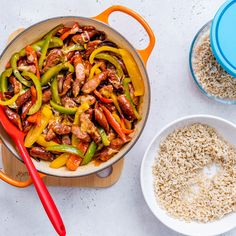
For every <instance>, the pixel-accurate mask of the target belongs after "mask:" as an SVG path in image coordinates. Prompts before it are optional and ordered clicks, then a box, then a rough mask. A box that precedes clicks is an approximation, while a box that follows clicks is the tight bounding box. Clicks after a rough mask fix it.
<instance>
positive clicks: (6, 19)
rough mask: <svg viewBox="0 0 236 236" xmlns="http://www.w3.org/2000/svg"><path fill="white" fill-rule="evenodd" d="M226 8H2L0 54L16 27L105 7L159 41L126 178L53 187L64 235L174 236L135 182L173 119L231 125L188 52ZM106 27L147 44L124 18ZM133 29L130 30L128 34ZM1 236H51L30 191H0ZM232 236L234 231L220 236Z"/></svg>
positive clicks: (75, 0) (46, 4)
mask: <svg viewBox="0 0 236 236" xmlns="http://www.w3.org/2000/svg"><path fill="white" fill-rule="evenodd" d="M223 2H224V1H223V0H214V1H211V0H178V1H174V0H133V1H126V0H119V1H118V0H116V1H115V0H110V1H102V0H93V1H92V0H91V1H88V0H83V1H82V0H60V1H59V0H58V1H55V0H47V1H32V0H17V1H15V0H1V5H0V15H1V18H0V32H1V38H0V51H2V50H3V48H4V45H5V43H6V40H7V35H8V34H9V33H11V32H12V31H14V30H15V29H17V28H19V27H28V26H30V25H31V24H33V23H35V22H37V21H40V20H43V19H46V18H49V17H53V16H61V15H80V16H94V15H97V14H98V13H100V12H101V11H103V10H105V9H106V8H107V7H109V6H110V5H114V4H121V5H122V4H123V5H125V6H127V7H130V8H132V9H133V10H135V11H137V12H138V13H140V14H141V15H142V16H143V17H144V18H145V19H146V20H147V22H148V23H149V24H150V26H151V27H152V29H153V31H154V33H155V35H156V39H157V41H156V46H155V49H154V51H153V54H152V56H151V57H150V59H149V62H148V65H147V70H148V74H149V77H150V82H151V89H152V102H151V112H150V116H149V119H148V123H147V125H146V128H145V130H144V132H143V134H142V137H141V138H140V140H139V141H138V143H137V144H136V146H135V147H134V148H133V150H132V151H130V153H129V154H128V155H127V159H126V161H125V168H124V171H123V174H122V176H121V178H120V180H119V182H118V183H117V184H115V185H114V186H113V187H111V188H107V189H79V188H61V187H50V188H49V190H50V192H51V194H52V196H53V198H54V200H55V201H56V203H57V206H58V208H59V209H60V212H61V214H62V216H63V218H64V222H65V225H66V228H67V235H69V236H71V235H76V236H78V235H80V236H94V235H96V236H110V235H113V236H132V235H135V236H154V235H155V236H157V235H160V236H174V235H179V234H177V233H175V232H173V231H172V230H170V229H168V228H167V227H165V226H164V225H162V224H161V223H160V222H159V221H158V220H157V219H156V218H155V217H154V216H153V215H152V213H151V212H150V210H149V209H148V208H147V205H146V203H145V202H144V199H143V196H142V193H141V189H140V182H139V169H140V163H141V160H142V157H143V154H144V151H145V149H146V147H147V145H148V143H149V142H150V140H151V139H152V137H153V136H154V135H155V134H156V133H157V132H158V131H159V130H160V129H161V128H162V127H163V126H164V125H166V124H167V123H169V122H170V121H173V120H174V119H176V118H179V117H182V116H185V115H192V114H200V113H206V114H211V115H217V116H221V117H223V118H226V119H228V120H230V121H232V122H236V109H235V107H234V106H228V105H222V104H219V103H216V102H214V101H212V100H209V99H208V98H206V97H205V96H204V95H203V94H201V93H200V91H199V90H198V88H197V87H196V85H195V84H194V82H193V80H192V79H191V77H190V75H189V70H188V52H189V47H190V43H191V40H192V39H193V37H194V35H195V33H196V32H197V31H198V29H199V28H200V27H201V26H202V25H203V24H204V23H206V22H207V21H208V20H210V19H211V18H212V17H213V16H214V13H215V12H216V10H217V9H218V8H219V6H220V5H221V4H222V3H223ZM110 22H111V24H112V25H113V26H114V27H115V28H117V29H118V30H120V31H121V32H122V33H123V34H124V35H125V36H126V37H127V38H128V39H129V40H130V41H131V42H132V43H134V45H137V46H139V47H141V46H143V45H144V44H145V42H147V37H146V35H145V34H144V31H143V30H142V29H140V28H138V27H137V28H136V24H135V23H134V21H133V20H130V18H128V17H125V16H124V15H123V14H114V15H113V16H112V17H111V20H110ZM132 26H133V27H132ZM0 212H1V214H0V235H4V236H8V235H10V236H12V235H18V236H21V235H22V236H28V235H35V236H36V235H37V236H39V235H56V234H55V232H54V230H53V228H52V226H51V225H50V223H49V221H48V219H47V216H46V215H45V213H44V210H43V208H42V206H41V204H40V202H39V200H38V198H37V195H36V193H35V191H34V188H33V187H30V188H28V189H17V188H13V187H11V186H9V185H7V184H5V183H4V182H1V183H0ZM225 235H227V236H232V235H236V229H235V230H233V231H231V232H229V233H227V234H225Z"/></svg>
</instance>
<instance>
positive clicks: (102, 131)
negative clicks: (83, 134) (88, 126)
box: [99, 127, 110, 146]
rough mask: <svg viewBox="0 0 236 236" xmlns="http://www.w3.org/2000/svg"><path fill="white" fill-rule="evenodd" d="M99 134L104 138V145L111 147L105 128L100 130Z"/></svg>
mask: <svg viewBox="0 0 236 236" xmlns="http://www.w3.org/2000/svg"><path fill="white" fill-rule="evenodd" d="M99 133H100V135H101V138H102V143H103V144H104V146H109V145H110V141H109V139H108V137H107V134H106V132H105V130H104V129H103V128H101V127H100V128H99Z"/></svg>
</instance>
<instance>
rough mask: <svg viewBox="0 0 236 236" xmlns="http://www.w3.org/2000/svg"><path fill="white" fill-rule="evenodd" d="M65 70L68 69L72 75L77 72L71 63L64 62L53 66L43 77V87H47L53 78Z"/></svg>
mask: <svg viewBox="0 0 236 236" xmlns="http://www.w3.org/2000/svg"><path fill="white" fill-rule="evenodd" d="M64 69H68V70H69V72H71V73H73V72H74V70H75V69H74V67H73V66H72V65H71V64H70V63H69V62H64V63H60V64H58V65H56V66H53V67H51V68H50V69H48V70H47V71H46V72H45V73H44V74H43V75H42V76H41V85H42V86H43V85H46V84H47V83H48V82H49V81H50V80H51V79H52V78H53V77H55V76H56V75H57V74H58V73H59V72H60V71H61V70H64Z"/></svg>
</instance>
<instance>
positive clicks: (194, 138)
mask: <svg viewBox="0 0 236 236" xmlns="http://www.w3.org/2000/svg"><path fill="white" fill-rule="evenodd" d="M212 164H215V165H216V166H217V167H218V170H217V172H216V173H215V174H214V175H213V176H211V177H210V176H208V175H207V174H206V173H205V169H206V168H207V167H209V166H211V165H212ZM153 175H154V188H155V195H156V198H157V201H158V203H159V204H160V206H161V207H162V208H164V209H165V210H166V211H167V212H168V213H169V214H170V215H171V216H173V217H175V218H179V219H182V220H185V221H199V222H208V221H213V220H216V219H220V218H221V217H223V216H224V215H225V214H228V213H230V212H233V211H236V149H235V148H233V147H232V146H231V145H230V144H229V143H227V142H226V141H225V140H224V139H223V138H222V137H220V136H219V134H218V133H217V132H216V130H215V129H214V128H211V127H209V126H207V125H203V124H192V125H189V126H186V127H184V128H181V129H177V130H175V131H174V132H172V133H171V134H170V135H168V136H167V137H166V138H165V139H164V140H163V141H162V142H161V143H160V146H159V151H158V154H157V158H156V160H155V163H154V166H153Z"/></svg>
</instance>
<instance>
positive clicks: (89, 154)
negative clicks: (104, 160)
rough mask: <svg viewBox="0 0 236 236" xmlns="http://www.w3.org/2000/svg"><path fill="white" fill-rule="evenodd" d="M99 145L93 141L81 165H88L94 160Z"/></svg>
mask: <svg viewBox="0 0 236 236" xmlns="http://www.w3.org/2000/svg"><path fill="white" fill-rule="evenodd" d="M96 149H97V144H96V143H95V142H94V141H93V142H91V143H90V144H89V147H88V150H87V152H86V153H85V155H84V158H83V160H82V163H81V165H87V164H88V163H89V162H90V161H91V160H92V158H93V156H94V153H95V152H96Z"/></svg>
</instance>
